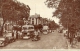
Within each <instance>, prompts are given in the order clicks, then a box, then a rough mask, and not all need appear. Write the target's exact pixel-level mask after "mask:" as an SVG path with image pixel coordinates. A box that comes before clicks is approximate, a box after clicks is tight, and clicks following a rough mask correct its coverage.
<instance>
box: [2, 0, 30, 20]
mask: <svg viewBox="0 0 80 51" xmlns="http://www.w3.org/2000/svg"><path fill="white" fill-rule="evenodd" d="M1 2H2V4H1V9H2V17H3V19H4V21H6V20H12V21H14V20H15V21H17V20H22V19H23V18H25V19H28V17H29V14H30V7H29V6H28V5H25V4H23V3H20V2H18V1H17V0H2V1H1Z"/></svg>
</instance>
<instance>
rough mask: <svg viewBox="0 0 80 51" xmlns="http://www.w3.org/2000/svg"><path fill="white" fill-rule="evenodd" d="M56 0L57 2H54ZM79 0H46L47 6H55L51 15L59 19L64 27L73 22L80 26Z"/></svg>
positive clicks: (77, 26)
mask: <svg viewBox="0 0 80 51" xmlns="http://www.w3.org/2000/svg"><path fill="white" fill-rule="evenodd" d="M56 2H57V3H56ZM79 3H80V0H46V5H47V6H48V7H49V8H56V11H55V12H54V13H53V16H56V17H57V18H59V19H60V23H61V24H62V25H63V26H64V27H65V28H68V26H70V25H72V24H75V25H76V28H79V27H80V23H79V22H80V4H79Z"/></svg>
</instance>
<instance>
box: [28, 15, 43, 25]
mask: <svg viewBox="0 0 80 51" xmlns="http://www.w3.org/2000/svg"><path fill="white" fill-rule="evenodd" d="M28 23H29V24H32V25H38V24H42V22H41V17H40V15H39V14H35V15H31V16H30V17H29V18H28Z"/></svg>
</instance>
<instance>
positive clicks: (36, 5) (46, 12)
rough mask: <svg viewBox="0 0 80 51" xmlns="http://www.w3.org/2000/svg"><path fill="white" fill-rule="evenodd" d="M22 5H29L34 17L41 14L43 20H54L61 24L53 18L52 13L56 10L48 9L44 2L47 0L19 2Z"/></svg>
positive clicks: (22, 0)
mask: <svg viewBox="0 0 80 51" xmlns="http://www.w3.org/2000/svg"><path fill="white" fill-rule="evenodd" d="M17 1H19V2H21V3H24V4H26V5H29V7H30V9H31V10H30V15H34V14H35V13H37V14H40V16H41V17H43V18H48V19H51V20H54V21H55V22H56V23H58V22H59V19H57V18H55V17H52V15H53V14H52V12H54V11H55V9H54V8H53V9H51V8H48V7H47V6H46V5H45V4H44V2H45V1H46V0H17Z"/></svg>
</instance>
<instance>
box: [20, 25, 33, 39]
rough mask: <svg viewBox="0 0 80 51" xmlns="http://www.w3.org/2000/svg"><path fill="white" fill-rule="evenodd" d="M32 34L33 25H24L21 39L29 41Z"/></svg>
mask: <svg viewBox="0 0 80 51" xmlns="http://www.w3.org/2000/svg"><path fill="white" fill-rule="evenodd" d="M33 34H34V26H33V25H24V26H22V39H29V38H31V37H32V36H33Z"/></svg>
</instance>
